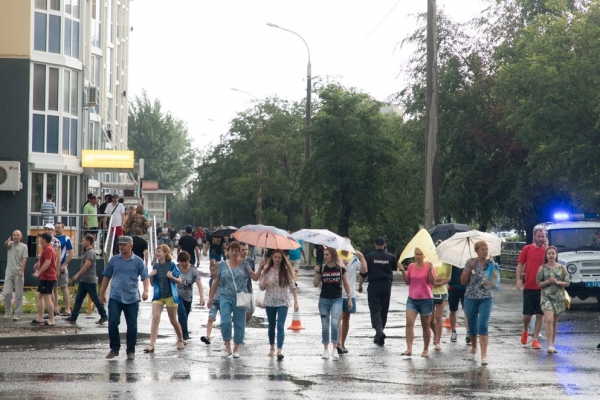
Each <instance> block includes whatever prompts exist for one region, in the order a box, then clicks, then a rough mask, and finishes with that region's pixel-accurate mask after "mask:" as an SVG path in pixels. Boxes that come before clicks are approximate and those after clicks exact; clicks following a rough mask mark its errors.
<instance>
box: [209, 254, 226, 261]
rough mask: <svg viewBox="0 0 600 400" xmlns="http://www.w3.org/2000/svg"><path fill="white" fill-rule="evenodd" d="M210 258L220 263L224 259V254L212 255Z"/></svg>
mask: <svg viewBox="0 0 600 400" xmlns="http://www.w3.org/2000/svg"><path fill="white" fill-rule="evenodd" d="M209 258H210V259H211V260H217V262H220V261H221V258H223V254H211V255H210V257H209Z"/></svg>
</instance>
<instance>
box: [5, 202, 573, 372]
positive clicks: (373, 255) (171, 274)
mask: <svg viewBox="0 0 600 400" xmlns="http://www.w3.org/2000/svg"><path fill="white" fill-rule="evenodd" d="M106 200H107V204H106V209H105V211H104V214H110V215H113V213H114V212H120V211H116V210H119V206H118V204H120V203H118V198H115V197H114V196H113V197H110V196H108V197H107V198H106ZM109 200H112V202H110V203H109V202H108V201H109ZM96 201H97V198H95V197H92V198H91V199H90V203H91V204H92V205H95V202H96ZM115 203H116V204H115ZM111 205H112V207H110V206H111ZM122 211H124V212H123V214H127V212H125V209H124V208H123V210H122ZM121 218H122V219H121V223H122V224H123V225H122V226H123V227H124V229H122V231H121V232H119V233H120V234H119V235H116V245H115V247H116V248H117V249H118V252H117V253H116V254H115V255H113V256H112V257H110V260H109V261H108V263H107V265H106V267H105V269H104V271H103V272H102V281H101V284H100V290H99V291H98V289H97V288H98V286H97V285H98V279H97V271H96V252H95V250H94V243H95V240H96V238H97V234H98V229H102V224H101V223H100V224H99V223H98V221H97V220H90V219H89V218H86V229H87V231H86V234H85V235H84V236H83V238H82V248H83V257H82V259H81V267H80V269H79V271H78V272H77V273H76V274H74V275H73V276H72V280H73V282H76V283H77V284H78V288H77V294H76V298H75V303H74V307H73V309H72V310H71V306H70V303H69V294H68V288H67V282H68V276H69V275H68V269H67V267H68V264H69V262H71V261H72V259H73V244H72V243H71V239H70V238H69V237H68V236H66V234H65V233H64V226H63V225H62V224H61V223H60V222H58V223H56V224H52V223H51V222H48V223H47V224H46V225H45V226H44V232H43V233H40V234H39V243H40V245H41V254H40V256H39V261H38V262H37V263H36V265H35V267H34V271H35V272H34V274H33V276H34V277H35V278H37V279H38V280H39V285H38V288H37V293H36V301H37V305H38V315H37V317H36V318H35V319H33V321H32V324H34V325H35V324H45V325H54V324H55V323H56V320H55V317H56V316H57V315H60V314H61V313H60V310H59V307H58V299H57V297H56V296H57V294H56V290H57V287H60V288H61V289H66V291H63V292H62V295H63V298H64V304H65V309H64V311H63V313H62V315H63V316H65V320H66V321H68V322H76V321H77V318H78V316H79V314H80V311H81V307H82V304H83V301H84V299H85V297H86V296H87V295H89V296H90V299H91V301H92V302H93V303H94V305H95V306H96V309H97V311H98V313H99V315H100V319H99V320H98V321H97V323H98V324H103V323H105V322H107V321H108V327H109V329H108V332H109V342H110V343H109V344H110V352H109V354H108V355H107V356H106V358H108V359H112V358H115V357H117V356H118V354H119V350H120V347H121V344H120V337H119V325H120V322H121V315H122V314H123V315H124V317H125V322H126V324H127V336H126V337H127V339H126V353H127V359H129V360H133V359H135V344H136V340H137V316H138V311H139V302H140V301H145V300H147V299H148V298H149V290H150V287H152V324H151V337H150V342H149V344H148V346H147V347H146V348H145V349H144V352H146V353H152V352H154V351H155V347H156V341H157V337H158V329H159V324H160V319H161V315H162V311H163V308H165V307H166V309H167V315H168V318H169V321H170V323H171V326H172V327H173V330H174V332H175V334H176V336H177V344H176V348H177V349H178V350H183V349H184V348H185V345H187V344H188V341H189V340H190V333H189V328H188V326H189V324H188V321H189V318H190V313H191V311H192V300H193V298H194V286H196V287H197V291H198V297H199V305H200V306H204V305H206V307H207V308H208V323H207V325H206V334H205V335H203V336H202V337H201V341H202V342H203V343H205V344H206V345H211V344H212V343H213V342H214V338H213V337H212V336H211V334H212V330H213V324H214V322H215V321H216V318H217V314H220V319H221V321H220V332H221V336H222V342H223V351H222V354H221V356H222V357H223V358H229V357H232V358H239V357H240V356H241V354H240V345H241V344H243V343H244V339H245V331H246V324H247V322H248V320H249V319H250V316H251V314H252V312H253V306H252V305H249V304H247V300H246V299H248V298H252V297H251V293H252V286H253V282H256V281H257V282H258V283H257V286H258V288H259V289H260V291H261V292H262V296H263V297H264V299H263V300H262V301H261V303H262V304H261V307H264V308H265V311H266V316H267V321H268V330H267V336H268V342H269V346H270V348H269V350H268V353H267V355H268V356H269V357H273V358H276V359H278V360H283V359H284V354H283V345H284V340H285V329H284V324H285V321H286V319H287V317H288V311H289V309H290V308H293V311H294V312H297V311H298V310H299V308H300V306H299V302H298V293H297V290H298V289H297V287H298V285H297V278H298V270H297V267H298V266H299V263H300V259H301V258H306V254H304V252H303V251H298V252H297V254H296V253H294V254H293V255H292V256H290V255H289V254H288V252H287V251H283V250H281V249H274V250H271V251H269V253H268V256H267V257H264V258H263V259H262V260H261V261H260V262H256V263H255V260H254V258H253V257H251V256H250V254H251V251H250V249H249V246H248V244H246V243H240V242H238V241H236V240H234V239H233V237H229V238H228V237H227V236H225V237H223V236H216V235H213V234H211V232H210V231H209V232H206V231H205V230H204V229H203V228H202V227H199V228H197V229H194V228H193V227H192V226H187V227H186V229H185V234H184V235H183V236H181V237H180V238H178V243H177V245H176V246H174V248H172V247H171V246H173V245H174V243H173V242H172V241H171V239H170V237H171V232H170V230H169V227H168V226H167V225H165V226H164V227H157V232H156V234H157V242H158V246H157V248H156V250H155V256H154V260H152V261H150V260H149V251H148V250H149V248H148V243H147V241H146V240H145V238H144V235H145V234H146V233H147V232H148V229H149V225H148V221H147V219H146V218H145V217H144V216H143V208H142V207H141V206H140V207H137V208H136V209H132V210H131V211H130V212H129V214H128V215H122V216H121ZM119 226H121V225H119ZM94 229H96V230H94ZM54 232H55V233H54ZM53 233H54V235H53ZM22 238H23V235H22V233H21V232H20V231H18V230H15V231H14V232H13V234H12V236H11V237H9V238H8V239H7V240H6V241H5V243H4V244H5V247H6V249H7V254H8V263H7V269H6V273H5V286H4V301H5V307H6V316H7V317H10V316H12V317H13V320H14V321H19V320H20V318H21V316H22V299H23V278H24V270H25V265H26V261H27V255H28V252H27V246H26V245H25V244H24V243H22ZM534 238H535V241H534V243H533V244H531V245H528V246H525V247H524V249H523V251H522V252H521V255H520V257H519V263H518V267H517V279H516V287H517V289H518V290H520V291H521V290H522V291H523V332H522V334H521V344H523V345H526V344H527V343H528V340H529V337H530V334H529V325H530V321H531V318H532V316H533V315H536V317H537V318H536V322H535V325H534V329H533V332H532V335H531V338H532V342H531V346H532V348H533V349H540V348H541V345H540V343H539V341H538V338H539V334H540V330H541V327H542V321H545V329H546V337H547V343H548V348H547V352H548V354H555V353H557V349H556V347H555V342H556V331H557V324H558V319H559V315H560V314H561V313H563V312H564V311H565V301H564V288H565V287H567V286H568V285H569V273H568V272H567V271H566V269H565V267H564V266H562V265H560V264H558V262H557V260H558V250H557V249H556V248H555V247H553V246H548V245H547V242H546V238H545V232H544V231H543V230H541V229H539V230H536V231H535V232H534ZM474 251H475V254H476V256H475V257H473V258H470V259H469V260H468V261H467V262H466V263H465V265H462V266H457V265H450V264H448V263H438V264H436V266H434V265H433V264H432V263H431V262H429V261H428V260H427V259H426V257H425V254H424V252H423V251H422V250H421V249H420V248H418V247H416V248H415V249H414V261H413V262H410V263H408V265H405V264H403V263H401V262H397V260H396V258H395V256H394V255H393V254H390V253H388V252H387V251H386V241H385V239H384V238H383V237H377V238H376V239H375V240H374V251H372V252H370V253H369V254H366V255H363V254H362V253H361V252H360V251H355V253H351V252H348V251H342V250H337V249H334V248H332V247H326V246H317V247H316V249H315V255H316V256H317V259H318V260H319V262H317V265H316V266H315V267H314V270H313V273H314V275H313V286H314V287H315V288H319V297H318V304H317V305H316V306H315V311H317V312H318V313H319V316H320V320H321V342H322V345H323V352H322V354H321V357H322V358H323V359H329V358H331V359H332V360H338V359H339V358H340V355H343V354H345V353H348V349H347V348H346V341H347V338H348V336H349V331H350V317H351V315H352V314H354V313H356V312H357V307H356V297H357V293H358V294H361V293H363V292H364V286H365V282H368V288H367V299H368V306H369V313H370V320H371V327H372V328H373V330H374V335H373V342H374V343H375V344H376V345H378V346H384V345H385V340H386V337H387V336H386V333H385V329H386V324H387V320H388V312H389V306H390V299H391V298H392V295H393V294H392V282H393V278H394V271H395V270H397V271H398V272H399V273H400V276H401V278H402V281H403V282H404V284H405V285H407V286H408V298H407V299H406V302H405V303H406V328H405V333H406V349H405V350H404V351H403V352H402V353H401V354H402V355H403V356H409V357H410V356H412V355H413V350H414V349H413V344H414V339H415V325H416V321H417V317H419V318H420V325H421V329H422V339H423V340H422V342H423V349H422V350H421V353H420V356H421V357H429V355H430V351H429V350H430V349H429V345H430V342H431V341H432V337H433V348H434V349H435V351H441V350H442V344H441V343H442V342H441V338H442V332H443V331H442V325H443V316H444V311H445V308H446V306H449V311H450V327H451V335H450V341H451V342H456V341H457V333H456V325H457V319H458V317H457V314H458V308H459V305H462V307H463V309H464V318H465V323H466V326H467V335H466V338H465V340H466V343H467V344H468V345H470V352H469V354H468V358H469V359H471V360H475V358H476V357H477V354H478V352H479V353H480V360H481V364H482V365H486V364H488V362H489V356H488V345H489V329H488V326H489V321H490V317H491V313H492V309H493V302H494V291H495V290H497V289H498V288H499V280H500V278H499V269H498V265H497V264H495V263H494V261H493V260H492V259H491V257H490V256H489V249H488V245H487V244H486V242H485V241H478V242H477V243H475V245H474ZM174 252H175V254H176V256H175V257H176V258H175V259H174V256H173V253H174ZM202 255H204V256H208V257H209V259H210V279H209V281H208V289H209V290H208V294H207V296H206V298H205V293H204V287H203V285H202V279H201V274H200V272H199V270H198V267H199V265H200V260H201V257H202ZM297 257H300V258H297ZM290 258H293V259H290ZM400 261H403V260H400ZM150 264H151V266H150V267H148V265H150ZM295 267H296V268H295ZM357 277H358V278H359V279H358V285H357V282H356V281H357ZM522 278H524V284H523V280H522ZM139 281H141V282H142V283H143V285H142V286H143V292H142V293H140V290H139V284H138V282H139ZM109 283H110V294H109V296H108V297H109V298H108V299H107V298H106V293H107V288H108V287H109ZM13 290H14V292H15V302H16V304H15V310H14V312H13V311H12V304H11V301H12V292H13ZM248 295H250V296H248ZM105 305H106V306H107V308H108V312H107V310H106V308H105ZM44 309H45V310H47V315H46V316H44V312H43V311H44Z"/></svg>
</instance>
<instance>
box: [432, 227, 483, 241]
mask: <svg viewBox="0 0 600 400" xmlns="http://www.w3.org/2000/svg"><path fill="white" fill-rule="evenodd" d="M471 230H473V229H472V228H471V227H470V226H469V225H465V224H454V223H452V224H440V225H436V226H434V227H433V228H431V229H430V230H429V234H430V235H431V239H433V243H436V242H437V241H438V240H446V239H449V238H451V237H452V235H454V234H455V233H456V232H468V231H471Z"/></svg>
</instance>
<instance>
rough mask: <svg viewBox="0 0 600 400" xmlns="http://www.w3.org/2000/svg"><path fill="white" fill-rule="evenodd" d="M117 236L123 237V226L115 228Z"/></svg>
mask: <svg viewBox="0 0 600 400" xmlns="http://www.w3.org/2000/svg"><path fill="white" fill-rule="evenodd" d="M113 229H114V231H113V232H114V233H115V236H123V227H122V226H113Z"/></svg>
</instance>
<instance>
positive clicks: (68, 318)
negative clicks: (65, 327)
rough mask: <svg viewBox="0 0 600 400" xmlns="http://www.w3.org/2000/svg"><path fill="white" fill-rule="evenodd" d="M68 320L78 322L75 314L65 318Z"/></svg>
mask: <svg viewBox="0 0 600 400" xmlns="http://www.w3.org/2000/svg"><path fill="white" fill-rule="evenodd" d="M63 319H64V320H65V321H67V322H77V318H73V316H70V317H67V318H63Z"/></svg>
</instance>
